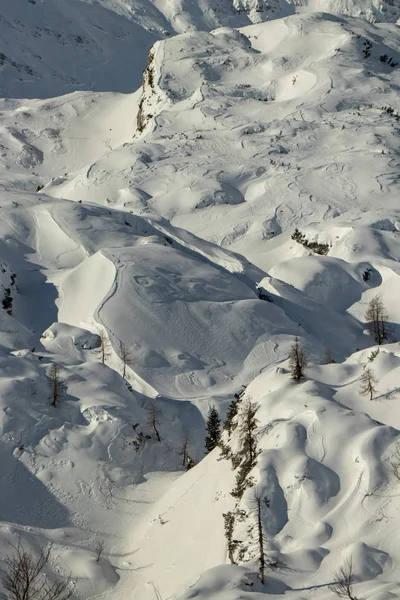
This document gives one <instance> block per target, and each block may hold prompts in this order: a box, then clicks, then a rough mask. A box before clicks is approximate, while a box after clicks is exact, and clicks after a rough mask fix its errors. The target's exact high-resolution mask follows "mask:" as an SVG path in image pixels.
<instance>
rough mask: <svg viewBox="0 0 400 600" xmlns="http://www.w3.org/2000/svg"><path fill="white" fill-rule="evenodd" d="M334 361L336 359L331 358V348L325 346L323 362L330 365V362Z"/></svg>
mask: <svg viewBox="0 0 400 600" xmlns="http://www.w3.org/2000/svg"><path fill="white" fill-rule="evenodd" d="M335 362H336V361H335V359H334V358H333V352H332V350H331V348H327V349H326V350H325V357H324V364H325V365H331V364H333V363H335Z"/></svg>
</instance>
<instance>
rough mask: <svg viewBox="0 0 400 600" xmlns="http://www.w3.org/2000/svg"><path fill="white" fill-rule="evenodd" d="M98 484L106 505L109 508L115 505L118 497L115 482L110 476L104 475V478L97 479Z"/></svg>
mask: <svg viewBox="0 0 400 600" xmlns="http://www.w3.org/2000/svg"><path fill="white" fill-rule="evenodd" d="M97 485H98V488H99V492H100V494H101V495H102V496H103V501H104V506H105V507H106V509H107V510H109V509H110V508H112V507H113V506H115V504H116V502H117V498H116V496H115V488H116V485H115V482H114V481H112V479H110V478H109V477H107V476H106V477H104V479H103V480H100V478H98V479H97Z"/></svg>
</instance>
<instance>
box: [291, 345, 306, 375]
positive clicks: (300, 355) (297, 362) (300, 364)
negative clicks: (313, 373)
mask: <svg viewBox="0 0 400 600" xmlns="http://www.w3.org/2000/svg"><path fill="white" fill-rule="evenodd" d="M289 359H290V360H289V368H290V373H291V377H292V379H294V380H295V381H296V382H297V383H299V382H300V380H301V379H303V377H304V373H305V370H306V368H307V361H306V358H305V356H304V352H303V349H302V347H301V346H300V342H299V338H298V337H297V336H296V337H295V339H294V342H293V344H292V348H291V350H290V354H289Z"/></svg>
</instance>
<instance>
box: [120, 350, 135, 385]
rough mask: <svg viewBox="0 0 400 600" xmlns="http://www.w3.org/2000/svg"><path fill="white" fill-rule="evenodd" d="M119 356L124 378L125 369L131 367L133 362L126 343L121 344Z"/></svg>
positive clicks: (124, 377)
mask: <svg viewBox="0 0 400 600" xmlns="http://www.w3.org/2000/svg"><path fill="white" fill-rule="evenodd" d="M120 358H121V362H122V377H123V379H126V370H127V368H128V367H132V366H133V362H134V361H133V355H132V352H131V350H130V349H129V348H128V346H127V345H126V344H121V353H120Z"/></svg>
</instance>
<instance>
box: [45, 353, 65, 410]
mask: <svg viewBox="0 0 400 600" xmlns="http://www.w3.org/2000/svg"><path fill="white" fill-rule="evenodd" d="M47 380H48V383H49V387H50V390H51V405H52V406H54V407H56V406H57V404H59V403H60V402H61V400H62V397H63V394H64V391H65V384H64V380H63V379H62V378H61V377H60V369H59V367H58V365H56V364H55V363H53V364H52V365H51V367H50V369H49V372H48V374H47Z"/></svg>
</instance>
